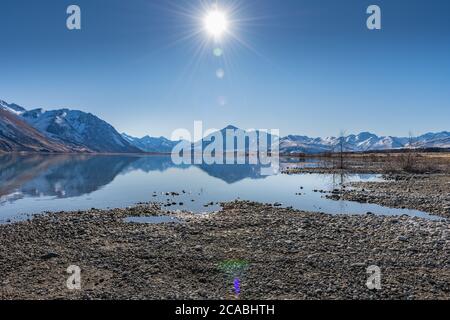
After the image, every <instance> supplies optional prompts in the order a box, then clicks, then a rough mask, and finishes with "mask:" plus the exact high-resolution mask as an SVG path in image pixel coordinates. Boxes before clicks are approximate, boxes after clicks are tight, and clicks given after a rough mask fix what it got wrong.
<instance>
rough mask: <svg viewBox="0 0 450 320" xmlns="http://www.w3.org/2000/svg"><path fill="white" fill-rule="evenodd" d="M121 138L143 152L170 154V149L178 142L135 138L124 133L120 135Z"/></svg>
mask: <svg viewBox="0 0 450 320" xmlns="http://www.w3.org/2000/svg"><path fill="white" fill-rule="evenodd" d="M122 137H123V138H124V139H125V140H126V141H128V142H129V143H130V144H131V145H133V146H135V147H137V148H139V149H141V150H143V151H145V152H159V153H171V152H172V149H173V148H174V147H175V146H176V145H177V144H178V141H170V140H169V139H166V138H164V137H159V138H155V137H150V136H145V137H143V138H136V137H132V136H130V135H127V134H126V133H122Z"/></svg>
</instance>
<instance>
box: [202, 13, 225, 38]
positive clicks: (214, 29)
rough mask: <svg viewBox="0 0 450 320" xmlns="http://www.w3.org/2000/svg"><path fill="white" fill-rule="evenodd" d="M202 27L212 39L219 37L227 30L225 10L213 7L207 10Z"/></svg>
mask: <svg viewBox="0 0 450 320" xmlns="http://www.w3.org/2000/svg"><path fill="white" fill-rule="evenodd" d="M203 22H204V28H205V30H206V32H208V34H209V35H211V36H212V37H214V39H216V40H218V39H220V38H221V37H222V36H223V34H224V33H225V32H227V30H228V24H229V22H228V17H227V15H226V13H225V12H223V11H220V10H219V9H213V10H211V11H210V12H208V13H207V14H206V16H205V19H204V21H203Z"/></svg>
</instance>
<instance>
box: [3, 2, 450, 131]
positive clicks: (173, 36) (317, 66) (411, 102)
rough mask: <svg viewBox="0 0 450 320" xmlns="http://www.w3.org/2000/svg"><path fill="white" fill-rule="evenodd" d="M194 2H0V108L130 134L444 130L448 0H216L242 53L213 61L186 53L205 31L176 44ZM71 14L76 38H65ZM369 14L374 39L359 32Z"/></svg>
mask: <svg viewBox="0 0 450 320" xmlns="http://www.w3.org/2000/svg"><path fill="white" fill-rule="evenodd" d="M202 2H203V3H206V2H207V1H198V0H185V1H184V0H130V1H125V0H71V1H66V0H40V1H29V0H2V1H1V2H0V13H1V19H0V40H1V48H0V70H1V77H0V99H4V100H6V101H9V102H16V103H18V104H21V105H25V106H30V107H44V108H46V109H53V108H59V107H68V108H72V109H81V110H84V111H88V112H92V113H94V114H96V115H98V116H99V117H101V118H103V119H105V120H106V121H108V122H110V123H111V124H113V125H114V126H115V127H116V128H117V129H118V130H119V131H126V132H127V133H130V134H132V135H136V136H143V135H145V134H150V135H152V136H159V135H165V136H170V134H171V132H172V131H173V130H174V129H176V128H192V126H193V121H194V120H203V121H204V123H205V125H206V126H207V127H214V128H221V127H224V126H226V125H228V124H234V125H236V126H239V127H242V128H279V129H280V130H281V134H282V135H286V134H305V135H311V136H327V135H337V134H338V133H339V131H340V130H341V129H344V130H346V131H347V132H349V133H353V132H355V133H356V132H360V131H372V132H375V133H377V134H382V135H402V136H405V135H408V132H409V131H412V132H414V133H416V134H421V133H424V132H426V131H441V130H449V129H450V127H449V123H450V121H449V120H450V1H448V0H428V1H426V0H416V1H414V0H389V1H387V0H386V1H385V0H370V1H366V0H342V1H337V0H229V1H225V0H224V1H219V3H220V4H221V6H222V7H225V8H227V7H229V6H230V3H232V5H233V7H234V8H236V10H235V11H234V14H233V15H232V16H230V19H231V20H235V23H234V25H233V23H232V25H231V29H232V31H233V32H234V33H235V34H236V35H237V36H239V38H240V39H241V40H242V41H243V42H245V43H246V44H248V46H249V47H251V49H250V48H249V47H247V46H246V45H244V44H243V43H240V42H239V41H236V40H235V39H234V38H233V37H231V36H228V37H225V38H224V41H223V44H222V47H223V50H224V56H223V57H222V58H216V57H214V56H213V54H212V50H213V48H214V43H211V42H210V43H208V44H207V45H206V51H205V52H204V53H203V55H199V54H197V53H196V52H197V51H198V49H199V48H201V43H202V41H204V40H206V39H207V35H206V34H205V33H200V34H198V35H197V36H196V37H193V38H190V39H184V40H183V39H182V38H183V37H184V36H186V35H188V34H189V32H192V31H195V30H196V29H198V28H199V27H201V23H197V20H196V19H195V17H196V16H198V18H199V19H200V20H201V17H202V16H203V12H202ZM70 4H78V5H79V6H80V7H81V9H82V30H81V31H68V30H67V29H66V22H65V21H66V17H67V15H66V13H65V11H66V8H67V6H68V5H70ZM370 4H378V5H379V6H380V7H381V9H382V30H381V31H369V30H368V29H367V28H366V19H367V15H366V13H365V11H366V8H367V7H368V6H369V5H370ZM203 6H204V5H203ZM183 13H190V15H191V16H189V15H188V14H183ZM218 68H223V70H224V71H225V77H224V79H222V80H219V79H218V78H217V77H216V75H215V73H216V70H217V69H218ZM219 97H225V98H226V101H227V103H226V104H225V105H224V106H223V105H221V104H220V103H219V102H218V100H220V99H219ZM191 130H192V129H191Z"/></svg>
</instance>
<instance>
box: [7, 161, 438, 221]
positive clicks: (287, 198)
mask: <svg viewBox="0 0 450 320" xmlns="http://www.w3.org/2000/svg"><path fill="white" fill-rule="evenodd" d="M296 161H297V162H298V159H297V160H295V161H294V160H289V159H284V160H282V163H281V167H282V168H283V167H284V168H285V167H299V166H315V165H317V160H305V162H300V163H297V162H296ZM377 180H380V177H378V176H377V175H367V174H363V175H350V176H347V177H346V178H345V182H350V181H377ZM339 183H340V178H337V177H335V176H333V175H325V174H301V175H284V174H281V173H280V174H276V175H272V176H263V175H261V166H258V165H181V166H177V165H174V164H173V162H172V160H171V158H170V156H133V155H123V156H106V155H105V156H98V155H97V156H92V155H2V156H0V223H6V222H10V221H17V220H23V219H27V218H28V217H29V216H28V215H29V214H36V213H42V212H45V211H63V210H66V211H67V210H69V211H72V210H80V209H90V208H99V209H102V208H117V207H126V206H132V205H134V204H136V203H137V202H149V201H157V202H162V203H163V204H164V205H166V206H165V207H164V209H166V210H180V209H181V210H190V211H194V212H196V213H204V212H211V211H215V210H218V209H220V207H219V205H218V204H217V203H218V202H223V201H232V200H235V199H242V200H253V201H259V202H263V203H276V202H278V203H279V204H281V205H282V206H283V207H289V206H292V207H294V208H296V209H301V210H307V211H315V212H324V213H330V214H366V213H367V212H369V211H370V212H372V213H375V214H383V215H402V214H406V215H410V216H419V217H425V218H433V217H432V216H430V215H428V214H427V213H424V212H420V211H416V210H402V209H390V208H384V207H381V206H378V205H371V204H360V203H355V202H349V201H334V200H328V199H325V198H324V196H325V195H324V194H322V193H319V192H314V190H330V191H331V190H333V189H334V188H336V187H339ZM167 193H169V194H167ZM172 193H173V194H172ZM299 193H300V194H301V195H299ZM169 204H170V206H169Z"/></svg>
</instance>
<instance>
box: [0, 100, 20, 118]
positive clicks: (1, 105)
mask: <svg viewBox="0 0 450 320" xmlns="http://www.w3.org/2000/svg"><path fill="white" fill-rule="evenodd" d="M0 109H3V110H6V111H9V112H11V113H14V114H15V115H21V114H22V113H24V112H25V111H26V110H25V109H24V108H22V107H21V106H18V105H17V104H14V103H11V104H8V103H7V102H5V101H3V100H0Z"/></svg>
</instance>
